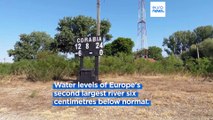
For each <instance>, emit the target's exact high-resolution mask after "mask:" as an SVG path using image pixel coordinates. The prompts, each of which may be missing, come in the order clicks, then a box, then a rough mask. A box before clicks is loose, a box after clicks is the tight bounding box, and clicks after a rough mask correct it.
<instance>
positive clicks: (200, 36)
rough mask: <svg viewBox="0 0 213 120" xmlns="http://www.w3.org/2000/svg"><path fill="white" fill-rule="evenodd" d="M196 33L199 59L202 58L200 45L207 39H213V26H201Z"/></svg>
mask: <svg viewBox="0 0 213 120" xmlns="http://www.w3.org/2000/svg"><path fill="white" fill-rule="evenodd" d="M194 32H195V33H196V40H195V44H196V50H197V58H199V57H200V52H199V46H198V44H199V43H200V42H202V41H203V40H205V39H207V38H213V26H210V25H208V26H200V27H197V28H196V29H195V30H194Z"/></svg>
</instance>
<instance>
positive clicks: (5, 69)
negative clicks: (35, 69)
mask: <svg viewBox="0 0 213 120" xmlns="http://www.w3.org/2000/svg"><path fill="white" fill-rule="evenodd" d="M11 65H12V64H11V63H0V75H7V74H10V69H11Z"/></svg>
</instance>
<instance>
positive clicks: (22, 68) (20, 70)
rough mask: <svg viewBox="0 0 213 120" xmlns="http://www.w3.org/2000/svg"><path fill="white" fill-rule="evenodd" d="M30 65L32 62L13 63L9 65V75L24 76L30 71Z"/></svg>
mask: <svg viewBox="0 0 213 120" xmlns="http://www.w3.org/2000/svg"><path fill="white" fill-rule="evenodd" d="M31 63H32V61H30V60H21V61H18V62H14V63H13V64H12V65H11V69H10V73H11V74H13V75H26V74H27V73H28V72H29V70H30V69H31Z"/></svg>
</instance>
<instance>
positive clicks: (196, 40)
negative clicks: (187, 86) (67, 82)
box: [8, 15, 213, 78]
mask: <svg viewBox="0 0 213 120" xmlns="http://www.w3.org/2000/svg"><path fill="white" fill-rule="evenodd" d="M110 28H111V23H110V21H109V20H106V19H103V20H101V36H103V37H105V40H104V44H105V46H104V56H103V57H102V59H101V66H100V69H101V72H103V71H104V72H106V73H107V72H113V73H134V72H136V73H141V72H143V73H165V72H167V73H170V72H172V71H173V72H177V71H180V72H183V71H185V72H186V71H188V72H190V73H193V74H196V75H204V74H205V75H206V74H208V75H209V74H210V75H212V73H213V26H212V25H207V26H199V27H197V28H195V29H194V30H193V31H189V30H187V31H177V32H174V33H173V34H172V35H170V36H169V37H167V38H164V40H163V44H162V45H163V46H164V47H165V49H164V50H165V51H166V52H167V54H168V57H163V56H162V51H163V50H162V49H161V48H160V47H157V46H150V47H149V48H148V57H149V58H152V59H154V62H151V63H149V62H148V61H146V59H143V58H142V57H141V56H143V54H144V50H143V49H142V50H137V51H134V52H133V51H132V49H133V47H134V42H133V40H132V39H130V38H124V37H118V38H117V39H115V40H113V41H112V35H111V34H110V33H109V32H110ZM56 30H57V31H58V32H57V34H55V36H54V38H52V37H51V36H50V35H49V34H47V33H45V32H32V33H30V34H21V35H20V40H19V41H17V42H16V44H15V45H14V49H10V50H8V54H9V56H12V57H13V58H14V61H15V63H14V64H13V65H12V66H11V68H12V73H22V72H23V70H24V72H23V73H26V74H28V75H29V77H30V78H42V77H39V76H42V75H44V77H45V76H47V75H46V74H44V73H45V71H50V69H52V75H51V76H52V77H51V78H59V77H60V76H63V75H61V74H64V73H67V74H69V73H72V74H74V73H75V71H76V70H77V69H78V67H79V66H78V62H79V61H78V60H77V59H75V58H71V59H67V58H66V57H64V58H63V57H61V55H60V54H61V53H64V54H69V53H73V52H74V50H75V49H74V43H75V40H76V38H77V37H89V36H96V30H97V29H96V20H95V19H93V18H92V17H87V16H81V15H80V16H76V17H64V18H63V19H60V20H59V23H58V26H57V27H56ZM48 56H50V57H49V58H48ZM57 56H59V57H57ZM31 60H32V62H30V61H31ZM90 60H92V59H91V58H87V59H86V63H85V64H86V66H88V67H91V66H93V65H92V62H89V61H90ZM69 61H70V62H69ZM115 61H120V62H115ZM46 62H48V63H46ZM23 63H29V64H23ZM49 63H52V65H50V64H49ZM126 63H128V64H126ZM114 64H116V65H114ZM26 65H29V66H30V67H29V66H28V67H26ZM70 65H71V66H70ZM23 66H24V67H23ZM39 66H46V67H42V68H41V67H39ZM67 66H69V67H67ZM20 67H21V68H20ZM22 67H23V68H22ZM70 68H72V70H71V69H70ZM41 69H44V70H43V71H42V70H41ZM47 69H48V70H47ZM25 70H27V71H28V72H26V71H25ZM8 71H9V70H8ZM14 71H15V72H14ZM17 71H18V72H17ZM20 71H21V72H20ZM65 71H66V72H65ZM70 71H71V72H70ZM38 73H40V74H39V75H37V76H36V74H38ZM47 74H49V73H47ZM55 75H56V76H58V77H56V76H55Z"/></svg>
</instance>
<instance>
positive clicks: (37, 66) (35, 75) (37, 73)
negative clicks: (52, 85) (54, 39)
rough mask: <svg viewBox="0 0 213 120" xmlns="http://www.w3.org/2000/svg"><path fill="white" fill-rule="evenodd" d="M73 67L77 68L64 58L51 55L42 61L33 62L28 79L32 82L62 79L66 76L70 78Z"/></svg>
mask: <svg viewBox="0 0 213 120" xmlns="http://www.w3.org/2000/svg"><path fill="white" fill-rule="evenodd" d="M71 67H75V65H73V64H72V63H71V62H69V61H68V60H66V59H65V58H64V57H62V56H58V55H49V56H47V57H44V58H42V59H38V60H36V61H32V62H31V65H30V70H29V71H28V73H27V77H28V79H30V80H32V81H39V80H40V81H49V80H52V79H62V78H63V77H64V76H69V75H70V74H71V72H72V68H71Z"/></svg>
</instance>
